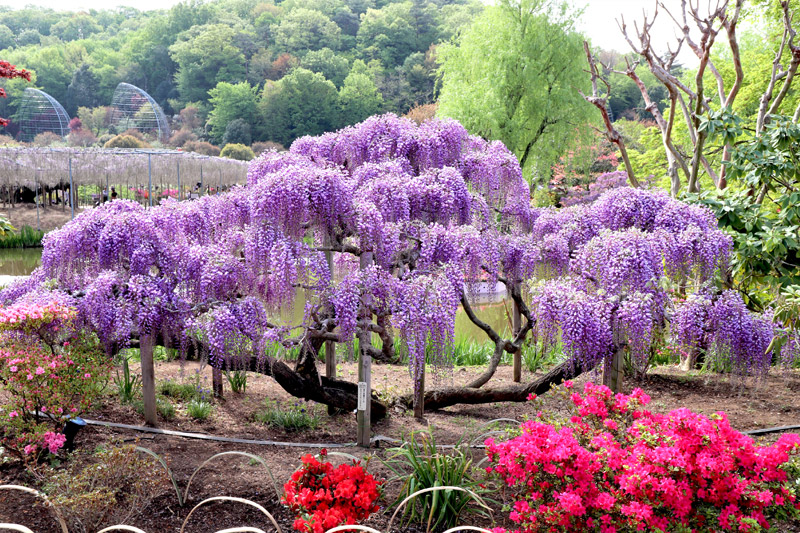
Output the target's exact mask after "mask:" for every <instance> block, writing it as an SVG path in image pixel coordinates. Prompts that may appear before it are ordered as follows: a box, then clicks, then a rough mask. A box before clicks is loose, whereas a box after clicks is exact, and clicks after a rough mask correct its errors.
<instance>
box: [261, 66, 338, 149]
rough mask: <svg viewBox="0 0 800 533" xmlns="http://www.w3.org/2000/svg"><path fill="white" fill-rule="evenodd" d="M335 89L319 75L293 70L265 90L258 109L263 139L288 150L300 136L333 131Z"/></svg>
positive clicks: (336, 110) (336, 122)
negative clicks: (260, 116)
mask: <svg viewBox="0 0 800 533" xmlns="http://www.w3.org/2000/svg"><path fill="white" fill-rule="evenodd" d="M338 102H339V94H338V92H337V91H336V86H335V85H333V83H331V82H330V81H328V80H326V79H325V78H324V77H323V76H322V75H321V74H318V73H316V72H311V71H310V70H307V69H304V68H296V69H294V70H292V71H291V72H290V73H289V74H287V75H286V76H285V77H283V78H281V79H280V80H279V81H276V82H274V83H268V84H267V85H266V86H265V87H264V93H263V96H262V97H261V103H260V108H261V112H262V113H263V115H264V120H265V131H266V137H267V138H268V139H269V140H272V141H275V142H278V143H280V144H282V145H284V146H289V145H290V144H291V143H292V141H294V140H295V139H296V138H298V137H301V136H303V135H319V134H321V133H324V132H326V131H332V130H334V129H336V126H337V124H338V119H339V114H338V109H337V104H338Z"/></svg>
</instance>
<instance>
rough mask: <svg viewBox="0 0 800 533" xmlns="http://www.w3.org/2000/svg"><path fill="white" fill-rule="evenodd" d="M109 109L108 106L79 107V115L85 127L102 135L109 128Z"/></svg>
mask: <svg viewBox="0 0 800 533" xmlns="http://www.w3.org/2000/svg"><path fill="white" fill-rule="evenodd" d="M108 111H109V108H108V107H95V108H88V107H79V108H78V115H77V116H78V118H79V119H80V120H81V124H82V125H83V128H84V129H87V130H89V131H91V132H92V133H94V134H95V135H100V134H101V133H103V132H105V131H106V129H107V128H108Z"/></svg>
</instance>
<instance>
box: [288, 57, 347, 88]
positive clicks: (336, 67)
mask: <svg viewBox="0 0 800 533" xmlns="http://www.w3.org/2000/svg"><path fill="white" fill-rule="evenodd" d="M300 66H301V67H303V68H307V69H308V70H310V71H311V72H319V73H320V74H322V75H323V76H325V79H327V80H330V81H332V82H333V84H334V85H336V86H337V87H341V86H342V83H344V79H345V78H346V77H347V74H348V72H349V71H350V61H348V60H347V58H346V57H343V56H340V55H337V54H336V52H334V51H333V50H331V49H330V48H322V49H321V50H311V51H310V52H308V53H307V54H306V55H305V56H303V59H302V60H301V61H300Z"/></svg>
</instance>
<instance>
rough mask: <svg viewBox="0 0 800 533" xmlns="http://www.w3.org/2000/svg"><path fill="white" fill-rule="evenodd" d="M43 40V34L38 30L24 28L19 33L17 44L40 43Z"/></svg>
mask: <svg viewBox="0 0 800 533" xmlns="http://www.w3.org/2000/svg"><path fill="white" fill-rule="evenodd" d="M41 42H42V34H41V33H39V32H38V31H36V30H24V31H22V32H20V34H19V35H17V44H18V45H20V46H28V45H32V44H35V45H38V44H39V43H41Z"/></svg>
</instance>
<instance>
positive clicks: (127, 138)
mask: <svg viewBox="0 0 800 533" xmlns="http://www.w3.org/2000/svg"><path fill="white" fill-rule="evenodd" d="M146 147H147V143H146V142H144V141H140V140H139V139H137V138H136V137H134V136H133V135H124V134H123V135H117V136H115V137H112V138H111V139H110V140H109V141H108V142H106V143H105V144H104V145H103V148H146Z"/></svg>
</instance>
